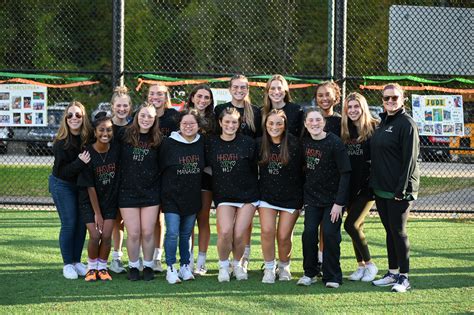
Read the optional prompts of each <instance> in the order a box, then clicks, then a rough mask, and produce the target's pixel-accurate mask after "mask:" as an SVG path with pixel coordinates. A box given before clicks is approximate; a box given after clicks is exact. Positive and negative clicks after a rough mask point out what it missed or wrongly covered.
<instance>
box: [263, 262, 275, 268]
mask: <svg viewBox="0 0 474 315" xmlns="http://www.w3.org/2000/svg"><path fill="white" fill-rule="evenodd" d="M264 264H265V269H275V260H270V261H264Z"/></svg>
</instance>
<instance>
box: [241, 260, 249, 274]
mask: <svg viewBox="0 0 474 315" xmlns="http://www.w3.org/2000/svg"><path fill="white" fill-rule="evenodd" d="M249 262H250V261H249V257H246V256H243V257H242V268H244V269H245V272H247V270H248V269H249Z"/></svg>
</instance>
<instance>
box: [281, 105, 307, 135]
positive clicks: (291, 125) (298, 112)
mask: <svg viewBox="0 0 474 315" xmlns="http://www.w3.org/2000/svg"><path fill="white" fill-rule="evenodd" d="M282 110H283V111H284V112H285V115H286V118H287V119H288V132H289V133H291V134H292V135H293V136H295V137H299V136H300V135H301V130H302V128H303V117H304V113H303V109H302V108H301V106H300V105H298V104H295V103H287V104H285V106H283V108H282Z"/></svg>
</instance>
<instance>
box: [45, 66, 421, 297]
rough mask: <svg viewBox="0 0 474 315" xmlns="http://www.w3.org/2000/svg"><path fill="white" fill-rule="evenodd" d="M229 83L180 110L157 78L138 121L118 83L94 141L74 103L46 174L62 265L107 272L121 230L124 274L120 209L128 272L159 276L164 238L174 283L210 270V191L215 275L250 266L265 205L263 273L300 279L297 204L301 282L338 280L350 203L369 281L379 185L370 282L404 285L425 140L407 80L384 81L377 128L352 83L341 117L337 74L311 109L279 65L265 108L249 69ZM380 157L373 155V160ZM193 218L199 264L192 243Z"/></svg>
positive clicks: (197, 92)
mask: <svg viewBox="0 0 474 315" xmlns="http://www.w3.org/2000/svg"><path fill="white" fill-rule="evenodd" d="M229 90H230V93H231V95H232V101H231V102H229V103H226V104H222V105H219V106H217V107H216V108H215V109H213V95H212V91H211V89H210V88H209V87H208V86H206V85H198V86H196V87H195V88H194V89H193V90H192V92H191V93H190V96H189V99H188V102H187V105H186V108H185V110H184V111H182V112H177V111H175V110H174V109H171V108H170V95H169V92H168V89H167V88H166V87H165V86H161V85H152V86H150V88H149V92H148V99H147V102H146V103H145V104H143V105H141V106H140V107H139V108H138V110H137V111H136V113H135V115H134V118H133V120H130V118H129V117H130V109H131V103H130V97H129V96H128V94H127V92H126V90H123V88H118V89H117V90H116V91H115V93H114V96H113V97H112V110H113V114H114V115H113V117H110V116H108V115H106V114H104V113H99V114H97V115H96V116H95V117H94V120H93V127H94V129H93V134H94V136H95V140H94V141H92V144H88V140H89V136H90V135H89V130H91V129H90V123H89V121H88V118H87V115H86V113H85V110H84V107H83V106H82V105H81V104H80V103H78V102H73V103H71V104H70V105H69V106H68V108H67V109H66V111H65V114H64V117H63V119H62V122H61V127H60V130H59V132H58V136H57V138H56V141H55V144H54V152H55V163H54V168H53V174H52V175H51V177H50V190H51V193H52V195H53V198H54V201H55V203H56V206H57V208H58V212H59V214H60V218H61V223H62V227H61V234H60V245H61V246H60V247H61V252H62V254H63V260H64V264H65V266H64V269H63V273H64V276H65V277H66V278H77V276H78V275H86V280H87V281H93V280H96V279H102V280H111V276H110V274H109V273H108V271H107V259H108V255H109V251H110V248H111V238H112V234H114V252H113V255H112V258H113V260H112V263H111V270H112V271H114V272H115V271H116V270H114V269H115V267H117V266H118V267H120V268H119V269H117V272H121V271H123V265H122V264H121V261H120V257H121V249H120V245H121V236H120V235H123V233H120V230H121V222H120V221H121V219H123V222H124V225H125V228H126V229H127V235H128V237H127V252H128V258H129V259H128V260H129V271H128V277H129V279H130V280H133V281H134V280H139V279H141V278H143V279H144V280H152V279H153V278H154V271H161V270H162V267H161V255H162V252H163V250H162V248H163V246H162V245H163V240H164V252H165V259H166V264H167V273H166V279H167V281H168V282H169V283H170V284H175V283H179V282H181V281H186V280H192V279H194V275H203V274H205V273H206V272H207V268H206V253H207V248H208V245H209V240H210V226H209V212H210V208H211V203H212V201H214V205H215V207H216V217H217V251H218V256H219V262H218V265H219V273H218V281H219V282H227V281H230V279H231V276H232V275H233V276H234V277H235V278H236V279H237V280H245V279H247V278H248V274H247V268H248V259H249V254H250V236H251V231H252V220H253V217H254V215H255V212H256V211H257V209H258V215H259V219H260V224H261V244H262V252H263V257H264V274H263V278H262V282H263V283H274V282H275V280H276V279H277V278H278V280H280V281H289V280H291V279H292V276H291V270H290V263H291V254H292V243H293V242H292V239H293V230H294V226H295V224H296V221H297V219H298V217H299V215H300V212H301V211H302V209H304V214H305V216H304V231H303V235H302V242H303V268H304V275H303V276H302V277H301V278H300V279H299V280H298V282H297V283H298V284H299V285H311V284H312V283H314V282H316V280H317V275H321V273H322V281H323V283H324V284H325V286H326V287H328V288H337V287H339V285H340V284H341V283H342V271H341V268H340V262H339V261H340V242H341V231H340V228H341V224H342V217H343V211H344V209H346V210H347V212H348V215H347V219H346V221H345V224H344V227H345V229H346V231H347V232H348V234H349V235H350V236H351V238H352V242H353V245H354V250H355V254H356V258H357V263H358V269H357V270H356V271H355V272H354V273H353V274H351V275H350V276H349V280H362V281H366V282H370V281H373V280H374V278H375V277H376V275H377V271H378V269H377V267H376V266H375V264H374V263H373V262H372V259H371V256H370V253H369V250H368V246H367V241H366V239H365V236H364V233H363V223H364V219H365V216H366V215H367V213H368V211H369V210H370V208H371V207H372V205H373V203H374V201H373V196H372V195H373V194H372V189H373V191H374V192H375V199H376V203H377V207H378V208H379V207H380V208H381V209H382V210H380V209H379V212H380V216H381V218H382V222H383V225H384V227H385V229H386V231H387V249H388V256H389V272H388V273H387V274H386V275H385V276H384V277H383V278H382V279H381V280H377V281H373V284H374V285H387V286H388V285H392V286H393V289H395V291H398V292H404V291H406V290H407V289H409V287H410V286H409V283H408V259H409V255H408V249H409V245H408V239H407V236H406V220H407V217H408V212H409V207H410V203H411V201H412V200H414V199H415V198H416V192H417V189H418V182H417V181H418V176H419V175H418V173H417V169H418V168H417V164H416V163H417V162H416V158H415V159H413V156H415V155H416V154H417V145H418V143H417V139H418V138H417V133H416V132H417V129H416V126H414V123H413V122H412V120H411V118H409V116H407V115H406V114H405V113H404V110H403V90H402V89H401V87H400V86H398V85H397V84H389V85H387V86H386V87H385V89H384V97H383V102H384V107H385V113H384V115H385V116H383V117H382V123H381V126H382V128H377V120H375V119H373V118H372V117H371V115H370V112H369V109H368V105H367V101H366V100H365V98H364V97H363V96H362V95H360V94H358V93H351V94H349V96H348V97H347V99H346V100H345V102H344V104H345V105H344V107H343V111H342V117H341V116H340V115H338V114H336V113H335V112H334V109H333V108H334V106H335V105H336V104H337V103H338V102H339V99H340V90H339V87H338V86H337V84H335V83H334V82H330V81H328V82H323V83H322V84H320V85H319V86H318V88H317V90H316V93H315V98H316V101H317V104H318V107H319V108H312V109H310V110H308V111H307V112H306V113H303V110H302V108H301V107H300V106H299V105H297V104H294V103H291V98H290V91H289V87H288V83H287V81H286V80H285V78H284V77H283V76H281V75H275V76H273V77H271V78H270V79H269V81H268V82H267V84H266V87H265V98H264V105H263V108H262V110H261V111H260V110H259V108H257V107H256V106H254V105H252V104H251V103H250V98H249V85H248V80H247V78H246V77H245V76H243V75H236V76H234V77H233V78H232V79H231V81H230V86H229ZM385 94H387V95H385ZM123 103H127V105H128V106H124V104H123ZM120 104H121V105H120ZM119 105H120V106H119ZM123 126H126V127H125V128H123ZM385 128H387V129H385ZM388 130H389V131H388ZM386 133H390V134H388V135H387V134H386ZM414 135H416V139H415V136H414ZM387 137H389V140H387ZM405 140H406V141H405ZM406 142H408V144H407V143H406ZM370 144H372V145H370ZM86 145H87V146H86ZM406 159H409V160H406ZM371 160H372V161H374V160H376V163H375V162H372V166H371V163H370V161H371ZM387 172H388V173H389V175H387V174H386V173H387ZM369 183H370V184H369ZM369 187H371V188H372V189H371V188H369ZM64 191H67V194H65V193H64ZM78 191H79V193H78ZM64 196H67V197H64ZM77 196H79V197H77ZM77 198H79V199H78V202H77ZM77 205H79V206H77ZM392 208H394V209H395V210H394V209H392ZM117 209H119V213H120V216H118V215H117ZM79 213H80V214H81V217H82V220H83V222H85V223H86V226H87V229H88V230H89V234H90V241H89V245H88V256H89V258H88V266H87V268H85V266H83V265H82V264H81V263H80V251H79V248H80V249H81V250H82V245H83V243H84V236H85V233H84V231H83V226H82V225H81V224H80V219H79ZM70 218H73V219H70ZM195 221H197V227H198V248H199V252H198V256H197V263H196V266H194V255H193V250H192V248H193V242H194V237H193V234H194V233H193V229H194V226H195ZM163 225H166V229H164V226H163ZM165 230H166V234H165V235H164V237H163V233H164V231H165ZM318 230H320V233H321V236H322V237H321V238H322V239H323V240H324V243H325V245H324V246H321V247H322V249H321V251H322V257H323V258H324V259H321V258H322V257H318V235H319V232H318ZM113 231H114V233H113ZM275 239H276V241H277V244H278V264H277V262H276V261H275V259H276V254H275ZM178 247H179V252H180V261H179V269H178V268H177V267H176V265H177V261H176V260H177V259H176V252H177V248H178ZM140 252H142V253H143V259H142V260H143V261H142V262H141V260H140V258H139V256H140ZM231 253H232V258H231ZM230 259H231V260H230ZM321 260H322V270H321V269H320V268H321V266H320V261H321ZM114 261H115V263H114ZM141 264H142V266H141ZM112 267H114V268H112ZM142 268H143V269H142ZM140 269H142V270H143V272H142V275H140Z"/></svg>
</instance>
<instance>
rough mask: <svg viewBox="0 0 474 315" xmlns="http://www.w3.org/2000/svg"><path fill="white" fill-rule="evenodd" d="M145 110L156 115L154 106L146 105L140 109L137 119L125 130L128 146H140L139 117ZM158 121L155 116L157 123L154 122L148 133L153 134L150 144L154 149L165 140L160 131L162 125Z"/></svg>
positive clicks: (136, 115) (125, 139)
mask: <svg viewBox="0 0 474 315" xmlns="http://www.w3.org/2000/svg"><path fill="white" fill-rule="evenodd" d="M145 108H146V109H148V110H152V111H154V112H155V113H156V109H155V106H153V104H151V103H144V104H143V105H141V106H140V107H139V108H138V110H137V112H136V114H135V117H134V118H133V122H132V123H131V124H130V125H128V126H127V127H126V128H127V129H125V134H124V141H125V142H126V143H128V144H131V145H132V146H138V140H139V138H140V126H139V125H138V116H140V111H141V110H142V109H145ZM158 121H159V119H158V117H156V115H155V121H154V122H153V125H152V126H151V128H150V130H149V131H148V133H149V134H151V141H150V144H151V146H152V147H157V146H159V145H160V143H161V140H162V139H163V136H162V134H161V131H160V124H159V122H158Z"/></svg>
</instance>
